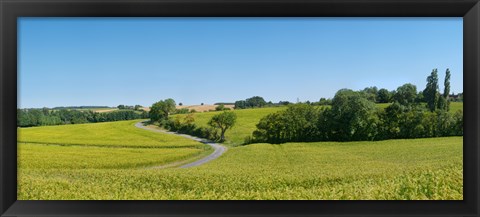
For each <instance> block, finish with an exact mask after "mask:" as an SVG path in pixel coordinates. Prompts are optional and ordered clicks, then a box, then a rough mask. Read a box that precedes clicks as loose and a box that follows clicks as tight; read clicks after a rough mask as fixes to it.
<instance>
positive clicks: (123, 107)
mask: <svg viewBox="0 0 480 217" xmlns="http://www.w3.org/2000/svg"><path fill="white" fill-rule="evenodd" d="M117 108H118V109H125V105H118V106H117Z"/></svg>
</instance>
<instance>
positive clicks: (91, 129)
mask: <svg viewBox="0 0 480 217" xmlns="http://www.w3.org/2000/svg"><path fill="white" fill-rule="evenodd" d="M139 121H140V120H133V121H118V122H105V123H95V124H74V125H61V126H46V127H31V128H21V129H19V131H18V135H19V136H18V139H17V140H18V142H20V143H38V144H56V145H76V146H99V147H132V148H162V147H163V148H202V147H205V145H203V144H202V143H199V142H195V141H192V140H189V139H185V138H181V137H178V136H174V135H167V134H158V133H151V132H148V131H145V130H142V129H138V128H136V127H135V126H133V125H134V124H135V123H137V122H139Z"/></svg>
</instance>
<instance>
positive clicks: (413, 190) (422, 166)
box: [18, 137, 463, 200]
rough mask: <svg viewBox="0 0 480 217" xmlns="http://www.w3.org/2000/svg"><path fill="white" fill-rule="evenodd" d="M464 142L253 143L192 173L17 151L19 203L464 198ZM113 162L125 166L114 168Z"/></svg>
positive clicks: (457, 139) (25, 149)
mask: <svg viewBox="0 0 480 217" xmlns="http://www.w3.org/2000/svg"><path fill="white" fill-rule="evenodd" d="M462 143H463V137H448V138H430V139H414V140H388V141H379V142H348V143H336V142H316V143H286V144H282V145H270V144H254V145H249V146H241V147H232V148H230V149H229V151H227V152H226V153H225V154H224V155H222V156H221V157H220V158H219V159H216V160H214V161H211V162H209V163H207V164H204V165H202V166H199V167H194V168H188V169H180V168H167V169H153V168H148V167H145V165H142V164H137V165H135V162H134V161H132V163H131V164H129V162H128V161H126V162H122V161H121V160H119V162H109V161H111V160H112V158H108V157H107V158H103V157H102V156H101V155H102V153H99V154H98V155H97V156H95V157H86V156H87V155H88V153H87V154H85V157H84V158H82V161H83V165H81V164H79V163H64V164H63V165H61V166H58V167H57V166H52V164H53V163H60V162H63V161H65V160H66V159H68V158H67V157H66V156H72V157H73V156H74V155H78V153H79V152H77V151H75V150H71V152H63V151H61V150H56V149H55V148H52V147H50V149H49V150H47V149H45V150H43V151H42V152H41V154H40V155H39V157H36V158H31V157H30V156H33V155H36V153H37V152H38V150H36V149H35V148H38V149H42V148H44V147H48V146H37V145H31V146H30V147H29V146H25V145H20V146H19V148H20V151H19V157H20V158H19V159H20V160H19V165H20V167H21V168H20V169H19V176H18V180H19V182H18V184H19V185H18V190H19V191H18V199H19V200H32V199H33V200H39V199H40V200H52V199H56V200H58V199H60V200H87V199H88V200H90V199H113V200H118V199H124V200H135V199H147V200H163V199H173V200H180V199H268V200H271V199H322V200H323V199H341V200H343V199H346V200H350V199H380V200H382V199H389V200H392V199H393V200H396V199H400V200H406V199H415V200H424V199H427V200H430V199H442V200H446V199H456V200H461V199H463V169H462V168H463V165H462ZM58 153H62V154H61V155H60V156H61V157H59V158H58V159H56V158H52V157H50V158H43V157H42V156H44V155H47V154H51V155H53V156H56V155H58ZM115 154H116V153H115ZM62 155H63V156H62ZM22 156H25V157H22ZM27 156H28V157H27ZM119 156H122V155H119ZM122 157H123V156H122ZM78 158H81V157H77V158H74V159H75V160H76V159H78ZM143 158H145V159H149V158H150V156H145V157H143V155H142V159H143ZM122 163H125V164H122ZM116 164H118V165H122V166H119V167H115V169H112V166H113V165H116ZM125 165H126V166H125Z"/></svg>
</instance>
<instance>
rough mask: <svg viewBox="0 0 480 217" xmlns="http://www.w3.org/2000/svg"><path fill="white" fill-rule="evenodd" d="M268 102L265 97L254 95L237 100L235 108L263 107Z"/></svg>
mask: <svg viewBox="0 0 480 217" xmlns="http://www.w3.org/2000/svg"><path fill="white" fill-rule="evenodd" d="M266 105H267V102H266V101H265V99H263V97H260V96H254V97H250V98H248V99H245V100H239V101H236V102H235V109H246V108H261V107H265V106H266Z"/></svg>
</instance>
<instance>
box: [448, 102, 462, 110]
mask: <svg viewBox="0 0 480 217" xmlns="http://www.w3.org/2000/svg"><path fill="white" fill-rule="evenodd" d="M458 110H463V102H451V103H450V112H451V113H455V112H456V111H458Z"/></svg>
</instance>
